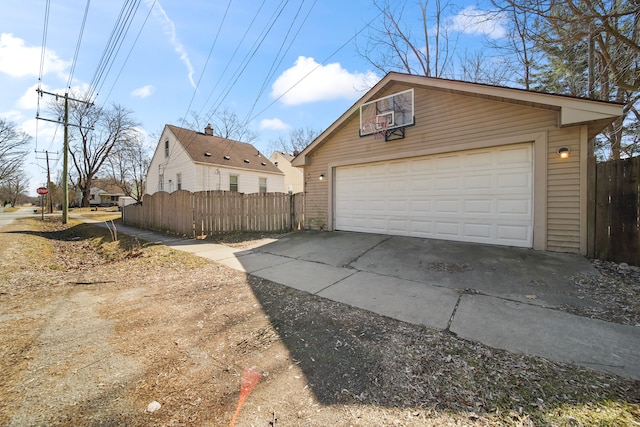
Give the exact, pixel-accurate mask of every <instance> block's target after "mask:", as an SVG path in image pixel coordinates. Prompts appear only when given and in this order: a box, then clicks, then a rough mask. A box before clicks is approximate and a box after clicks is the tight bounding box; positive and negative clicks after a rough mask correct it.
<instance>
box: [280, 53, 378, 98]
mask: <svg viewBox="0 0 640 427" xmlns="http://www.w3.org/2000/svg"><path fill="white" fill-rule="evenodd" d="M379 80H380V78H379V77H378V76H377V75H376V74H375V73H373V72H367V73H350V72H349V71H347V70H345V69H344V68H342V66H341V65H340V64H339V63H333V64H327V65H321V64H318V63H317V62H316V61H315V60H314V59H313V58H308V57H304V56H299V57H298V59H297V60H296V62H295V64H294V66H293V67H291V68H289V69H288V70H285V71H284V72H283V73H282V74H281V75H280V77H278V78H277V79H276V81H275V82H274V83H273V86H272V90H271V96H272V97H273V98H279V99H280V100H281V101H282V102H283V103H284V104H286V105H299V104H305V103H309V102H316V101H328V100H333V99H357V98H358V97H359V96H360V95H362V93H363V92H364V91H366V90H368V89H370V88H371V87H372V86H373V85H375V84H376V83H377V82H378V81H379Z"/></svg>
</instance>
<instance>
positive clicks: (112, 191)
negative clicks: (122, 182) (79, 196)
mask: <svg viewBox="0 0 640 427" xmlns="http://www.w3.org/2000/svg"><path fill="white" fill-rule="evenodd" d="M124 195H125V194H124V191H122V188H120V187H119V186H118V185H116V184H113V183H111V182H109V181H107V180H102V179H94V180H93V181H92V182H91V189H90V190H89V206H116V205H117V204H118V199H119V198H120V197H123V196H124Z"/></svg>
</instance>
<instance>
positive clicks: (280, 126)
mask: <svg viewBox="0 0 640 427" xmlns="http://www.w3.org/2000/svg"><path fill="white" fill-rule="evenodd" d="M289 128H291V126H289V125H288V124H286V123H285V122H283V121H282V120H280V119H263V120H261V121H260V129H270V130H287V129H289Z"/></svg>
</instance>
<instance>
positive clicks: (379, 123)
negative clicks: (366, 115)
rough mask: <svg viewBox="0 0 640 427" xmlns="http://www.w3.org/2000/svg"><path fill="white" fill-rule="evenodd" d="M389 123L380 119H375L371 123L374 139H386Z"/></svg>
mask: <svg viewBox="0 0 640 427" xmlns="http://www.w3.org/2000/svg"><path fill="white" fill-rule="evenodd" d="M388 125H389V122H388V121H387V120H386V119H383V118H380V117H374V118H372V119H371V121H370V126H371V131H372V133H373V138H374V139H386V136H387V126H388Z"/></svg>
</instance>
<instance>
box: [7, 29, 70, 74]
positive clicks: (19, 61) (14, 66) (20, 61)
mask: <svg viewBox="0 0 640 427" xmlns="http://www.w3.org/2000/svg"><path fill="white" fill-rule="evenodd" d="M41 54H42V48H41V47H39V46H27V45H26V43H25V41H24V40H22V39H21V38H18V37H14V36H13V34H9V33H2V34H0V72H1V73H5V74H8V75H9V76H11V77H38V75H39V73H40V55H41ZM44 59H45V60H44V67H43V73H44V74H45V75H46V74H48V73H55V74H56V75H57V76H58V77H60V78H63V79H64V78H66V70H67V68H68V67H69V65H70V64H71V62H70V61H63V60H62V59H60V58H59V57H58V55H57V54H56V53H55V52H54V51H52V50H50V49H46V50H45V55H44Z"/></svg>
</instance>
